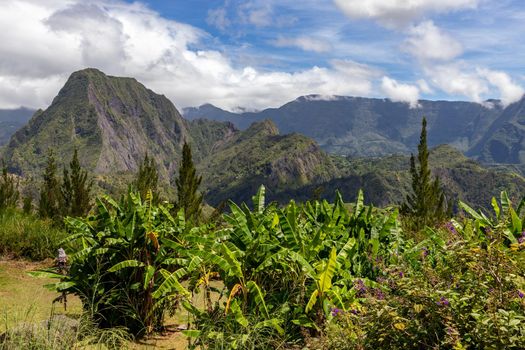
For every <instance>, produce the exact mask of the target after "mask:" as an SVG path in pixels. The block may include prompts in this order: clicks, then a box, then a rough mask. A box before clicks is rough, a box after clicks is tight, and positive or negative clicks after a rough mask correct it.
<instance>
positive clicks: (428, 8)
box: [334, 0, 479, 28]
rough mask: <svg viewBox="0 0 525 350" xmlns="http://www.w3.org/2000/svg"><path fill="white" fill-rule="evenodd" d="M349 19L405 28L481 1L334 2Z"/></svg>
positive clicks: (402, 0) (340, 0) (393, 0)
mask: <svg viewBox="0 0 525 350" xmlns="http://www.w3.org/2000/svg"><path fill="white" fill-rule="evenodd" d="M334 2H335V4H336V5H337V6H338V7H339V8H340V9H341V10H342V11H343V13H345V14H346V15H347V16H348V17H350V18H354V19H372V20H375V21H377V22H379V23H380V24H382V25H384V26H387V27H395V28H399V27H403V26H406V25H407V24H409V23H410V22H412V21H413V20H417V19H419V18H421V17H423V16H424V15H425V14H428V13H443V12H449V11H457V10H462V9H468V8H475V7H476V6H477V5H478V3H479V0H410V1H407V0H334Z"/></svg>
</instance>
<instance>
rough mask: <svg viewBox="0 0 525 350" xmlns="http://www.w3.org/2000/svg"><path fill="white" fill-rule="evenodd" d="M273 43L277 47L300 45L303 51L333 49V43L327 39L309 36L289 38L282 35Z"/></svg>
mask: <svg viewBox="0 0 525 350" xmlns="http://www.w3.org/2000/svg"><path fill="white" fill-rule="evenodd" d="M271 44H273V45H275V46H277V47H298V48H300V49H301V50H303V51H314V52H327V51H330V50H331V49H332V45H330V43H328V42H326V41H325V40H319V39H315V38H311V37H307V36H299V37H296V38H287V37H283V36H280V37H278V38H277V39H276V40H274V41H272V42H271Z"/></svg>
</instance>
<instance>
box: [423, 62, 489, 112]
mask: <svg viewBox="0 0 525 350" xmlns="http://www.w3.org/2000/svg"><path fill="white" fill-rule="evenodd" d="M425 71H426V74H427V76H428V77H429V79H430V81H431V82H432V84H434V85H435V86H437V87H439V88H440V89H441V90H443V91H445V92H446V93H448V94H451V95H460V96H465V97H467V98H468V99H469V100H471V101H474V102H479V103H481V102H483V95H485V94H487V93H488V92H489V91H490V90H489V87H488V85H487V81H486V80H485V79H483V78H482V77H480V76H479V75H478V74H476V72H471V71H469V70H468V69H467V68H466V67H463V66H461V65H459V64H443V65H434V66H429V67H426V68H425Z"/></svg>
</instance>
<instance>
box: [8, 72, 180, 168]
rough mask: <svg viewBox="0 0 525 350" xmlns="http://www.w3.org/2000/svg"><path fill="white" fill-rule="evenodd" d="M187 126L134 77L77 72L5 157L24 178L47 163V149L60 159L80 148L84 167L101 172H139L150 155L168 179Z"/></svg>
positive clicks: (21, 132)
mask: <svg viewBox="0 0 525 350" xmlns="http://www.w3.org/2000/svg"><path fill="white" fill-rule="evenodd" d="M187 135H188V130H187V126H186V124H185V122H184V120H183V119H182V117H181V116H180V114H179V113H178V111H177V109H176V108H175V107H174V106H173V104H172V103H171V102H170V101H169V100H168V99H167V98H166V97H164V96H161V95H157V94H155V93H154V92H153V91H151V90H148V89H146V88H145V87H144V86H143V85H142V84H140V83H138V82H137V81H136V80H135V79H131V78H116V77H109V76H106V75H105V74H104V73H102V72H100V71H98V70H96V69H85V70H82V71H79V72H75V73H73V74H72V75H71V76H70V78H69V80H68V81H67V83H66V84H65V86H64V87H63V88H62V89H61V90H60V92H59V94H58V96H56V97H55V99H54V100H53V103H52V104H51V106H49V108H48V109H46V110H45V111H41V112H39V113H36V114H35V115H34V116H33V118H31V120H30V121H29V123H28V124H27V125H26V126H25V127H23V128H22V129H21V130H19V131H18V132H16V133H15V134H14V135H13V137H12V138H11V140H10V142H9V144H8V145H7V148H6V151H5V156H6V158H7V159H8V161H9V163H10V167H11V169H12V170H14V171H15V172H16V173H18V174H21V175H27V174H32V173H34V172H36V171H38V169H40V168H41V167H42V165H43V163H44V162H45V155H46V153H47V151H48V149H50V148H51V149H54V150H55V152H56V154H57V158H58V159H59V160H63V159H70V157H71V154H72V152H73V149H74V148H75V147H76V148H78V149H79V156H80V159H82V163H83V164H82V165H83V166H85V167H87V168H88V169H90V170H91V171H93V172H94V173H96V174H111V173H118V172H129V171H134V170H136V169H137V167H138V163H139V162H140V160H141V159H142V158H143V157H144V154H145V153H146V152H148V153H150V154H153V155H155V157H156V158H157V159H158V161H159V162H158V166H159V172H160V174H161V175H162V177H164V178H167V177H168V176H169V174H171V173H172V172H173V171H174V169H175V168H176V164H177V160H178V158H179V156H180V148H181V145H182V143H183V140H184V138H185V137H187Z"/></svg>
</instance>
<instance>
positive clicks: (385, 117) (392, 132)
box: [183, 95, 525, 164]
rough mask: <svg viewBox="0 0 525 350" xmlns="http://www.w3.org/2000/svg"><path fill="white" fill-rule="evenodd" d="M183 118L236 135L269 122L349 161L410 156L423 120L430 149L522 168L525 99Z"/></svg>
mask: <svg viewBox="0 0 525 350" xmlns="http://www.w3.org/2000/svg"><path fill="white" fill-rule="evenodd" d="M183 115H184V117H185V118H187V119H190V120H191V119H197V118H207V119H213V120H220V121H230V122H232V123H234V124H235V125H236V126H237V127H238V128H240V129H244V128H246V127H248V126H249V125H250V124H251V123H253V122H254V121H259V120H263V119H270V120H272V121H273V122H274V123H275V124H276V125H277V127H278V128H279V130H281V131H282V132H283V133H288V132H298V133H301V134H303V135H305V136H308V137H311V138H313V139H314V140H316V141H317V142H318V143H319V145H320V146H321V148H322V149H324V150H325V151H327V152H329V153H335V154H340V155H347V156H352V157H368V156H385V155H391V154H409V153H410V152H413V151H414V150H415V148H416V146H417V144H418V142H419V132H420V125H421V119H422V117H423V116H424V117H426V119H427V125H428V138H429V145H430V146H437V145H440V144H448V145H451V146H453V147H454V148H456V149H458V150H460V151H461V152H463V153H464V154H466V155H468V156H469V157H471V158H473V159H477V160H479V161H481V162H483V163H487V164H489V163H505V164H523V163H525V140H524V139H525V138H524V136H525V97H523V98H522V99H521V100H520V101H518V102H516V103H514V104H511V105H509V106H506V107H505V108H504V107H503V106H502V105H501V103H500V102H499V101H497V100H489V101H486V102H485V103H483V104H479V103H473V102H457V101H425V100H421V101H419V106H418V107H417V108H411V107H410V106H409V105H408V104H407V103H401V102H393V101H391V100H389V99H374V98H362V97H344V96H331V97H322V96H317V95H310V96H303V97H299V98H298V99H296V100H294V101H291V102H289V103H287V104H285V105H283V106H281V107H279V108H269V109H265V110H262V111H259V112H245V113H231V112H228V111H224V110H222V109H220V108H217V107H215V106H213V105H210V104H205V105H202V106H200V107H197V108H186V109H184V110H183Z"/></svg>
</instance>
